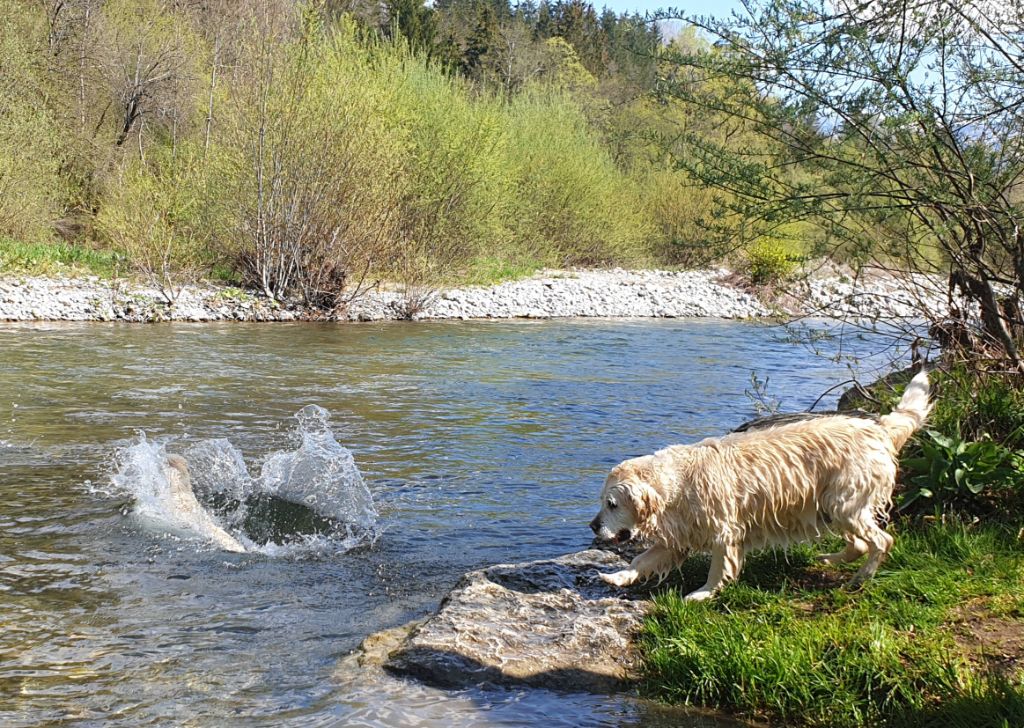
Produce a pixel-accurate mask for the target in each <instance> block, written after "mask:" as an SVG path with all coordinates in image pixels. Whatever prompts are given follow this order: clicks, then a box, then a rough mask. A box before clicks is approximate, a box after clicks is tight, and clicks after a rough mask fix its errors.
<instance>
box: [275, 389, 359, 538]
mask: <svg viewBox="0 0 1024 728" xmlns="http://www.w3.org/2000/svg"><path fill="white" fill-rule="evenodd" d="M295 419H296V420H297V421H298V423H299V424H298V429H297V433H298V435H299V436H300V437H301V444H300V445H299V448H298V449H297V450H295V451H294V452H279V453H275V454H274V455H272V456H270V457H269V458H267V460H266V461H265V462H264V463H263V470H262V472H261V474H260V480H261V482H262V486H263V490H264V492H266V493H268V494H271V495H276V496H278V497H280V498H283V499H284V500H287V501H290V502H292V503H299V504H302V505H305V506H307V507H308V508H310V509H311V510H313V511H314V512H316V513H318V514H320V515H322V516H326V517H328V518H333V519H335V520H336V521H338V522H340V523H347V524H351V525H353V526H355V527H357V528H362V529H370V528H372V527H373V525H374V524H375V523H376V521H377V509H376V508H374V506H373V498H372V497H371V495H370V489H369V488H367V487H366V483H365V482H364V481H363V476H362V474H360V472H359V468H357V467H356V462H355V459H354V458H353V457H352V453H351V452H349V451H348V450H347V449H345V448H344V447H342V446H341V445H340V444H338V441H337V440H335V439H334V433H333V432H332V431H331V413H330V412H328V411H327V410H325V409H324V408H323V407H318V406H317V405H313V404H311V405H307V406H306V407H303V408H302V409H301V410H299V411H298V413H296V415H295Z"/></svg>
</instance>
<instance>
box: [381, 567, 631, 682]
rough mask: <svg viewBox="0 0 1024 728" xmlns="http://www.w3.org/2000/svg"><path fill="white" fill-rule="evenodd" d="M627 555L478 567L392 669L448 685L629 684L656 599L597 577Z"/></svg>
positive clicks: (396, 654)
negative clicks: (622, 589) (643, 626)
mask: <svg viewBox="0 0 1024 728" xmlns="http://www.w3.org/2000/svg"><path fill="white" fill-rule="evenodd" d="M626 563H627V562H626V561H625V560H624V559H623V558H622V557H620V556H618V555H617V554H614V553H612V552H609V551H602V550H588V551H581V552H579V553H575V554H569V555H566V556H562V557H560V558H557V559H553V560H547V561H534V562H529V563H523V564H502V565H498V566H492V567H489V568H486V569H481V570H479V571H473V572H470V573H468V574H466V575H465V576H463V577H462V579H461V580H460V582H459V583H458V584H457V585H456V586H455V588H454V589H453V590H452V591H451V592H450V593H449V594H448V596H447V597H445V599H444V601H443V602H442V603H441V606H440V608H439V609H438V611H437V613H436V614H435V615H434V616H432V617H431V618H429V619H428V620H426V622H425V623H423V624H422V625H420V626H419V627H418V628H416V629H414V630H413V631H412V633H411V634H410V635H409V636H408V637H407V638H406V639H405V640H404V642H402V643H401V645H400V646H399V647H398V648H397V649H396V650H394V651H392V652H391V654H390V658H389V659H388V660H387V662H385V664H384V667H385V669H387V670H388V671H390V672H392V673H395V674H398V675H404V676H411V677H415V678H418V679H420V680H422V681H424V682H426V683H428V684H431V685H435V686H439V687H447V688H459V687H468V686H471V685H479V684H496V685H514V684H526V685H532V686H536V687H544V688H549V689H554V690H565V691H578V692H595V693H606V692H614V691H616V690H622V689H627V688H629V686H630V685H631V683H632V682H633V681H634V680H635V679H636V675H637V669H638V666H639V659H638V655H637V653H636V651H635V649H634V648H633V646H632V642H633V638H634V637H635V635H636V634H637V632H638V631H639V629H640V626H641V623H642V621H643V618H644V616H645V615H646V614H647V612H648V609H649V607H650V603H649V602H647V601H644V600H642V599H638V598H636V597H635V596H632V597H631V595H629V594H623V593H621V592H616V591H613V590H612V589H611V588H610V587H609V586H608V585H607V584H605V583H604V582H602V581H601V580H600V579H599V578H598V575H597V574H598V572H599V571H612V570H615V569H621V568H623V567H624V566H625V565H626Z"/></svg>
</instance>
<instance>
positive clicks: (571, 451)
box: [0, 321, 845, 726]
mask: <svg viewBox="0 0 1024 728" xmlns="http://www.w3.org/2000/svg"><path fill="white" fill-rule="evenodd" d="M751 369H757V370H758V372H759V373H760V374H762V375H764V374H770V375H771V382H772V385H773V393H774V394H775V395H777V396H781V397H782V399H783V402H784V406H785V408H787V409H800V408H803V407H806V406H807V405H809V404H810V403H811V402H812V401H813V400H814V399H815V397H816V396H817V394H818V393H819V392H821V391H822V390H823V389H825V387H826V386H828V385H830V384H832V383H835V382H836V381H839V380H841V379H843V378H845V377H844V375H843V373H842V371H841V370H840V369H839V367H838V366H836V365H832V364H829V363H828V362H827V361H826V360H823V359H818V358H815V357H814V356H813V355H811V354H810V353H808V352H806V351H805V350H803V349H802V348H800V347H799V346H796V345H793V344H787V343H782V342H780V341H779V340H778V337H777V335H776V333H775V332H774V331H772V330H771V329H768V328H765V327H762V326H759V325H757V324H750V323H741V322H723V321H685V322H682V321H681V322H608V321H596V322H506V323H436V324H416V325H412V324H402V323H387V324H380V325H365V326H364V325H360V326H351V325H350V326H335V325H310V324H301V325H300V324H297V325H285V324H275V325H263V326H260V325H245V324H237V325H192V326H188V325H154V326H144V327H143V326H136V327H133V326H125V325H100V324H91V325H66V326H54V325H40V326H30V325H6V326H4V327H2V328H0V488H2V494H3V498H2V499H0V620H2V623H3V628H2V631H0V723H3V724H5V725H34V724H38V723H42V722H49V721H58V720H64V721H68V722H71V723H75V722H85V723H89V722H97V723H98V722H100V721H101V720H105V721H111V722H113V723H115V724H116V723H122V724H125V725H137V724H140V723H174V724H177V723H182V722H191V723H193V724H197V725H210V724H219V723H224V722H229V721H232V720H239V719H244V720H245V721H246V722H247V723H260V722H263V723H265V724H267V725H281V724H285V723H287V724H295V725H306V724H318V723H325V724H328V723H339V722H341V723H346V724H352V725H378V726H385V725H386V726H391V725H444V726H449V725H516V724H523V723H527V722H530V723H532V722H534V721H536V722H545V723H547V724H551V725H620V724H627V725H628V724H634V725H648V726H653V725H680V724H681V723H680V720H681V719H680V717H679V715H678V714H676V713H672V714H670V715H669V717H666V716H665V714H663V713H662V712H661V710H660V709H657V708H654V707H651V706H647V705H646V704H643V703H634V702H629V701H623V700H622V699H621V698H600V697H591V696H557V695H552V694H546V693H544V692H543V691H486V690H484V691H480V690H477V691H464V692H461V693H451V692H444V691H435V690H429V689H426V688H422V687H419V686H416V685H411V684H407V683H402V682H398V681H382V680H368V679H367V678H366V677H365V676H363V675H360V674H352V675H348V676H345V675H342V676H341V678H338V677H337V676H335V675H334V671H335V669H336V666H337V665H338V663H339V660H340V658H342V657H343V656H345V655H346V654H348V653H349V652H350V651H351V650H352V648H354V647H355V646H356V645H357V644H358V643H359V641H360V640H361V639H362V637H364V636H365V635H367V634H369V633H370V632H373V631H376V630H379V629H382V628H385V627H390V626H394V625H397V624H400V623H403V622H405V621H407V620H409V619H412V618H416V617H421V616H423V615H424V614H426V613H428V612H429V611H430V610H432V609H433V608H434V607H435V606H436V604H437V602H438V601H439V599H440V598H441V596H443V594H444V593H445V591H446V590H447V589H448V588H450V587H451V586H452V585H453V584H454V582H455V581H456V580H457V578H458V576H459V575H460V574H461V573H462V572H464V571H466V570H468V569H472V568H476V567H479V566H482V565H485V564H491V563H496V562H502V561H523V560H529V559H535V558H541V557H551V556H556V555H559V554H562V553H565V552H568V551H573V550H577V549H580V548H582V547H584V546H585V545H586V544H587V543H589V536H590V533H589V530H588V529H587V526H586V524H587V522H588V521H589V519H590V517H591V516H592V515H593V514H592V513H591V511H592V510H593V507H594V500H595V498H596V493H597V490H598V488H599V487H600V483H601V480H602V477H603V474H604V472H605V471H606V470H607V468H608V467H609V466H610V465H611V464H613V463H615V462H618V461H619V460H621V459H623V458H625V457H630V456H633V455H637V454H641V453H645V452H649V451H651V450H653V449H655V448H657V447H660V446H663V445H665V444H667V443H672V442H680V441H687V440H693V439H696V438H700V437H703V436H706V435H711V434H717V433H720V432H722V431H723V430H725V429H727V428H729V427H731V426H733V425H735V424H737V423H738V422H740V421H742V420H743V419H745V418H747V417H748V416H750V415H751V414H752V408H751V405H750V402H749V400H748V399H747V397H746V396H745V395H744V390H745V389H746V388H747V387H748V386H749V374H750V371H751ZM310 404H315V405H318V406H319V407H323V408H325V409H326V410H327V411H329V412H330V413H332V415H333V419H332V421H331V427H330V430H331V432H332V433H333V435H332V437H334V438H336V439H337V441H338V443H340V444H341V445H344V446H345V447H347V448H349V449H350V450H351V451H352V453H353V454H354V457H355V462H356V463H357V464H358V467H359V470H361V471H362V475H363V477H364V478H365V481H366V484H367V486H368V488H369V491H370V492H371V493H372V496H373V502H374V503H375V504H376V508H377V510H378V511H379V521H378V525H379V526H380V528H381V530H382V531H383V533H382V535H381V536H380V537H379V538H378V539H377V541H376V542H375V543H374V545H373V546H372V547H371V548H369V549H364V550H359V551H354V552H349V553H339V552H332V551H327V552H316V553H310V552H305V551H299V552H294V553H291V554H290V555H285V556H284V557H276V558H274V557H271V556H268V555H267V554H261V553H250V554H241V555H234V554H233V555H226V554H223V553H220V552H217V551H214V550H210V549H207V548H197V547H196V544H195V543H194V542H192V541H189V540H185V539H178V538H176V537H174V536H173V534H169V533H154V532H151V531H147V530H145V529H142V528H140V526H139V524H138V522H137V521H135V520H133V519H129V518H124V517H123V516H122V515H121V507H122V506H123V505H124V502H123V501H124V498H123V496H119V495H117V494H115V493H112V492H111V491H110V490H109V488H108V487H107V485H108V484H109V482H110V478H111V475H112V469H113V467H114V466H113V462H114V453H115V452H116V451H117V449H118V448H123V447H124V446H125V445H126V444H128V443H129V442H131V441H132V440H134V439H135V438H137V437H138V434H139V432H143V431H144V432H145V433H146V435H147V437H148V438H150V439H152V440H154V441H157V440H159V439H160V438H167V437H170V438H175V440H174V442H175V444H176V446H180V448H181V449H180V450H178V451H183V450H185V449H188V448H192V450H191V452H193V453H200V454H201V452H202V448H204V447H207V448H208V447H210V445H209V443H210V442H211V441H227V442H229V443H230V444H231V446H232V447H233V448H235V449H237V453H238V457H239V459H240V460H241V461H242V463H243V464H248V472H249V473H250V474H251V475H253V476H255V475H256V474H258V473H260V472H261V471H262V470H263V469H264V468H269V469H270V471H271V472H276V473H279V474H280V473H285V472H291V471H288V468H289V467H293V466H294V465H295V464H294V463H291V464H289V463H287V462H283V461H281V460H280V456H281V451H282V450H285V451H286V452H287V451H291V452H295V451H297V450H300V449H301V448H302V447H303V442H302V436H301V434H298V435H297V434H296V432H295V429H294V420H293V419H292V416H293V415H294V413H295V412H297V411H299V410H300V409H301V408H303V407H305V406H307V405H310ZM204 443H206V444H204ZM283 443H287V444H288V447H283V446H282V444H283ZM315 446H316V443H313V444H311V445H310V447H315ZM196 457H200V455H196ZM275 457H276V458H278V459H277V460H275ZM200 459H201V458H200ZM215 476H216V473H210V472H207V470H206V469H205V468H204V469H203V473H202V474H201V475H200V477H198V478H197V481H203V479H204V478H205V479H206V481H207V482H212V481H211V478H215ZM282 477H283V476H282ZM321 505H323V504H321ZM326 505H328V506H330V505H332V504H330V503H328V504H326ZM333 505H341V506H344V505H345V504H337V503H335V504H333ZM687 720H688V721H691V724H692V725H700V724H701V723H700V722H698V719H697V718H692V719H687Z"/></svg>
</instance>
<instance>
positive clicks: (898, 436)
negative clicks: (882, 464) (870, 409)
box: [879, 368, 932, 451]
mask: <svg viewBox="0 0 1024 728" xmlns="http://www.w3.org/2000/svg"><path fill="white" fill-rule="evenodd" d="M930 392H931V387H930V386H929V385H928V371H927V370H926V369H924V368H922V369H921V371H920V372H918V373H917V375H916V376H915V377H914V378H913V379H911V380H910V383H909V384H908V385H907V388H906V389H905V390H904V391H903V398H902V399H901V400H900V403H899V404H898V405H896V409H894V410H893V411H892V413H890V414H887V415H885V416H884V417H882V418H881V419H880V420H879V423H880V424H881V425H882V427H883V428H884V429H885V431H886V432H888V433H889V437H891V438H892V444H893V445H894V446H895V447H896V450H897V451H899V449H900V448H902V447H903V446H904V445H905V444H906V443H907V440H909V439H910V436H911V435H913V434H914V433H915V432H916V431H917V430H918V428H920V427H921V425H923V424H924V420H925V418H926V417H927V416H928V413H929V412H931V409H932V404H931V402H929V401H928V395H929V393H930Z"/></svg>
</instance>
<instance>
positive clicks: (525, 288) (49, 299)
mask: <svg viewBox="0 0 1024 728" xmlns="http://www.w3.org/2000/svg"><path fill="white" fill-rule="evenodd" d="M734 278H735V277H734V276H732V275H731V274H730V273H729V271H727V270H724V269H719V270H704V271H681V272H675V271H626V270H606V271H546V272H544V273H541V274H539V275H537V276H535V277H533V278H530V279H527V280H522V281H515V282H510V283H502V284H499V285H495V286H478V287H466V288H456V289H450V290H445V291H440V292H438V293H436V294H434V295H431V296H429V297H428V300H427V301H426V304H425V305H423V306H422V307H416V309H417V310H414V311H413V312H412V316H411V317H412V318H414V319H417V320H419V319H427V320H440V319H488V318H499V319H500V318H571V317H599V318H620V317H628V318H684V317H699V316H714V317H720V318H739V319H747V318H762V317H767V316H773V315H778V314H779V313H780V312H786V313H791V314H810V315H814V314H815V313H822V312H824V311H825V310H826V309H827V310H829V311H830V312H832V313H833V314H834V313H835V312H837V311H842V312H843V313H846V314H848V315H851V316H856V317H865V318H904V317H909V316H913V315H914V312H915V311H917V310H920V308H919V307H917V305H916V304H915V302H914V301H913V300H912V299H911V298H910V297H909V296H907V295H906V294H904V293H901V292H900V285H899V283H898V282H897V281H896V280H895V279H893V278H891V277H887V276H876V277H875V278H872V279H868V280H866V281H858V282H853V281H850V280H849V279H847V278H845V277H841V276H831V277H820V278H815V279H813V280H811V281H810V282H809V283H806V284H801V285H800V286H799V287H798V288H795V289H794V290H792V291H790V292H788V293H786V294H779V295H778V296H776V297H775V298H777V300H775V301H774V302H773V304H772V305H771V306H769V305H766V304H765V303H764V302H763V301H762V300H759V298H758V297H757V296H755V295H753V294H752V293H751V292H750V291H748V290H745V289H743V288H742V287H738V286H736V285H733V284H731V283H729V282H728V281H730V280H733V279H734ZM920 280H921V282H922V285H923V287H924V288H926V289H927V290H928V293H927V294H926V298H927V301H926V305H928V306H930V307H932V309H933V310H934V311H936V312H940V311H941V310H942V309H944V308H945V302H944V292H943V290H942V287H941V286H940V285H938V283H937V282H935V281H931V280H929V279H926V278H921V279H920ZM409 309H410V307H409V305H408V303H407V301H406V299H405V297H403V296H402V295H401V293H400V292H397V291H389V290H381V291H371V292H369V293H368V294H367V295H365V296H364V297H363V298H361V299H359V300H357V301H355V302H353V304H352V305H351V306H350V307H349V308H348V310H347V311H346V312H345V313H344V314H343V315H342V316H341V318H344V319H348V320H352V321H380V320H388V319H402V318H409V317H410V316H409ZM318 318H323V316H322V315H321V314H319V313H317V312H310V311H307V310H305V309H303V308H302V307H301V306H297V305H284V306H282V305H278V304H277V303H275V302H273V301H269V300H268V299H266V298H263V297H261V296H255V295H252V294H250V293H248V292H245V291H240V290H238V289H234V288H226V287H219V286H212V285H204V286H190V287H188V288H186V289H185V290H183V291H182V293H181V295H180V296H179V297H178V299H177V301H176V302H175V303H174V305H173V306H168V305H166V303H164V301H163V299H162V297H161V296H160V294H159V292H158V291H157V290H156V289H154V288H150V287H147V286H144V285H138V284H131V283H127V282H125V281H117V282H110V281H104V280H100V279H97V278H93V277H87V278H25V277H7V278H0V321H130V322H151V321H295V320H307V319H318Z"/></svg>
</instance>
